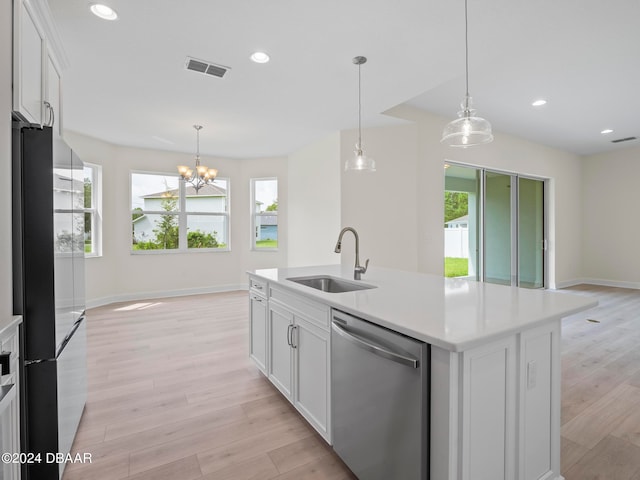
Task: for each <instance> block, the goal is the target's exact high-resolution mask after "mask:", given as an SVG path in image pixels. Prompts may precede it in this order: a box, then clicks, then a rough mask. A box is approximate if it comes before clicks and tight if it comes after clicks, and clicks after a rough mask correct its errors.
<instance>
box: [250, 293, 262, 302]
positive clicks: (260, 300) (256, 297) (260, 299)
mask: <svg viewBox="0 0 640 480" xmlns="http://www.w3.org/2000/svg"><path fill="white" fill-rule="evenodd" d="M251 298H253V299H254V300H255V301H256V302H258V303H262V298H260V297H258V296H257V295H254V296H253V297H251Z"/></svg>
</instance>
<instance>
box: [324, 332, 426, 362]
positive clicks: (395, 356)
mask: <svg viewBox="0 0 640 480" xmlns="http://www.w3.org/2000/svg"><path fill="white" fill-rule="evenodd" d="M331 328H332V329H333V331H334V332H336V333H337V334H338V335H340V336H341V337H342V338H344V339H345V340H347V341H348V342H351V343H353V344H354V345H356V346H358V347H360V348H362V349H364V350H367V351H369V352H371V353H373V354H374V355H378V356H379V357H383V358H386V359H387V360H392V361H394V362H397V363H399V364H401V365H404V366H407V367H411V368H419V367H420V361H419V360H417V359H415V358H412V357H407V356H406V355H401V354H399V353H396V352H392V351H391V350H389V349H387V348H385V347H383V346H382V345H378V344H376V343H373V342H372V341H371V340H370V339H365V338H363V337H361V336H360V335H356V334H355V333H353V332H349V331H347V330H346V329H345V328H344V327H341V326H340V325H338V324H337V323H335V322H331Z"/></svg>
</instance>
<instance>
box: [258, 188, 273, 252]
mask: <svg viewBox="0 0 640 480" xmlns="http://www.w3.org/2000/svg"><path fill="white" fill-rule="evenodd" d="M253 188H254V191H253V202H254V204H253V208H254V211H255V215H254V230H255V231H254V246H255V248H256V249H260V248H278V180H277V179H275V178H272V179H264V180H260V179H256V180H254V182H253Z"/></svg>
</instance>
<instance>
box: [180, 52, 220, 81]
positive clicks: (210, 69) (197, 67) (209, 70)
mask: <svg viewBox="0 0 640 480" xmlns="http://www.w3.org/2000/svg"><path fill="white" fill-rule="evenodd" d="M184 68H186V69H187V70H193V71H194V72H199V73H204V74H205V75H212V76H214V77H219V78H222V77H224V74H225V73H227V70H230V68H229V67H223V66H222V65H216V64H215V63H211V62H205V61H204V60H197V59H195V58H191V57H187V60H186V61H185V63H184Z"/></svg>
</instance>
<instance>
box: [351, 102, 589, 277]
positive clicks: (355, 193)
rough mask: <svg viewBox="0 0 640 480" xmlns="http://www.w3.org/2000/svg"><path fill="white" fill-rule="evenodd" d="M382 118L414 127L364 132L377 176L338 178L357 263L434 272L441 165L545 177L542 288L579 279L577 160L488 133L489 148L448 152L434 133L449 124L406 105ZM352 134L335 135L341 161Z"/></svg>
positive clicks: (439, 268) (439, 257) (438, 256)
mask: <svg viewBox="0 0 640 480" xmlns="http://www.w3.org/2000/svg"><path fill="white" fill-rule="evenodd" d="M387 113H388V114H390V115H392V116H395V117H398V118H402V119H406V120H410V121H412V122H414V123H412V124H410V125H403V126H396V127H382V128H374V129H367V130H365V131H364V132H363V142H364V146H365V150H366V153H367V154H368V155H370V156H372V157H374V158H375V160H376V163H377V169H378V171H377V172H376V173H375V174H374V175H372V176H368V175H366V174H365V175H362V174H361V173H363V172H347V173H346V174H343V176H342V183H343V186H342V216H343V222H342V223H343V224H344V225H347V224H350V223H353V224H354V226H355V227H356V228H357V229H358V231H359V232H360V233H361V250H362V251H363V255H364V258H366V257H367V256H370V257H371V262H372V264H377V265H381V266H391V267H397V268H401V269H405V270H418V271H422V272H428V273H435V274H442V272H443V269H444V267H443V250H444V232H443V228H442V222H443V209H444V170H443V165H444V163H445V161H447V160H448V161H453V162H459V163H464V164H470V165H476V166H482V167H488V168H493V169H497V170H504V171H509V172H517V173H521V174H528V175H534V176H538V177H544V178H550V179H551V182H550V183H551V185H550V198H549V201H550V212H549V217H550V223H551V228H550V232H549V234H550V235H549V238H550V243H549V249H550V252H549V254H550V272H549V274H550V284H551V287H555V286H562V285H568V284H572V283H575V282H577V281H579V279H580V278H581V277H582V266H581V262H582V239H581V233H582V208H581V202H582V167H581V161H580V157H579V156H577V155H574V154H571V153H567V152H563V151H560V150H556V149H553V148H549V147H545V146H542V145H538V144H535V143H532V142H529V141H526V140H523V139H520V138H517V137H513V136H509V135H505V134H501V133H500V132H494V135H495V140H494V142H493V143H491V144H488V145H482V146H478V147H473V148H469V149H455V148H451V147H447V146H445V145H442V144H441V143H440V137H441V134H442V128H443V126H444V125H445V124H446V123H447V122H448V121H450V120H451V119H449V118H443V117H439V116H436V115H432V114H430V113H427V112H424V111H421V110H417V109H414V108H411V107H408V106H401V107H396V108H394V109H392V110H391V111H390V112H387ZM355 135H356V132H355V131H350V132H343V137H342V149H341V151H342V156H343V159H344V158H346V155H352V154H353V152H352V150H353V148H352V146H353V144H354V142H355ZM349 174H356V175H349ZM381 198H384V203H383V202H382V201H381V200H380V199H381ZM382 218H384V219H387V220H388V221H390V222H391V223H390V227H391V231H392V232H393V233H392V235H391V237H392V238H391V240H389V238H388V236H386V235H384V234H379V225H381V223H382V222H381V220H382ZM367 249H368V250H367ZM363 255H361V256H363ZM343 256H344V255H343Z"/></svg>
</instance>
